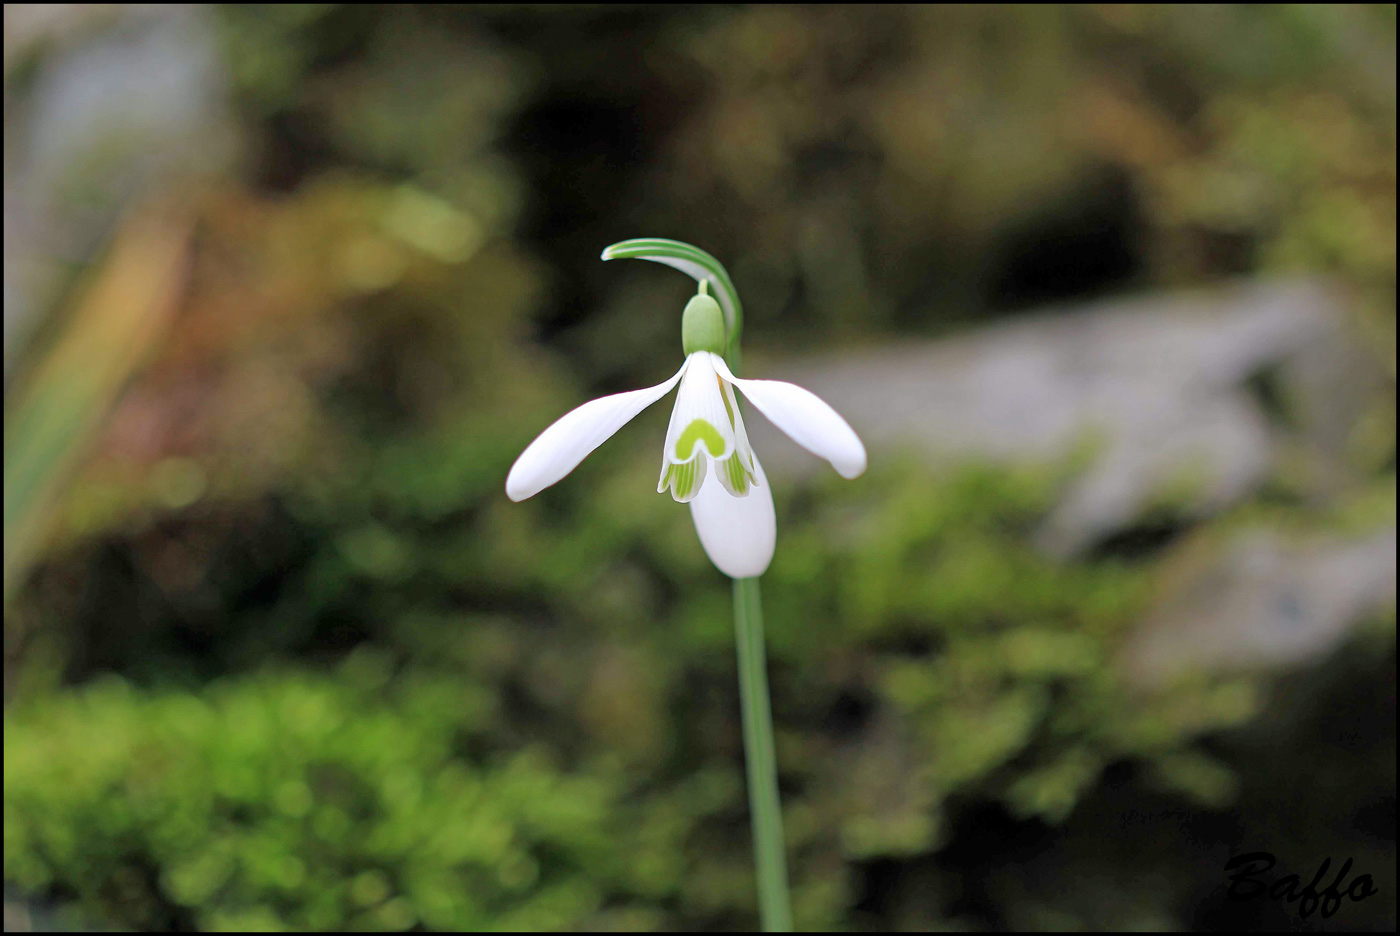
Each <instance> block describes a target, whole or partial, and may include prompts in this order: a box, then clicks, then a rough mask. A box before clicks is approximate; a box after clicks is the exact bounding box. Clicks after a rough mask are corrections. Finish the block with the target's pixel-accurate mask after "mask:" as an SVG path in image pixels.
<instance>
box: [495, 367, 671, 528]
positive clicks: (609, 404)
mask: <svg viewBox="0 0 1400 936" xmlns="http://www.w3.org/2000/svg"><path fill="white" fill-rule="evenodd" d="M689 363H690V359H689V358H686V361H685V363H684V364H682V365H681V369H680V370H678V371H676V375H675V376H674V377H672V378H671V379H670V380H668V381H666V382H665V383H660V384H657V385H656V386H654V387H647V388H645V389H643V390H629V391H627V392H626V393H614V394H613V395H611V396H605V397H599V398H598V399H596V400H590V401H588V402H587V403H585V404H583V405H582V406H580V407H578V408H577V409H572V410H570V411H569V412H567V413H565V414H564V415H563V416H560V417H559V418H558V419H557V420H555V421H554V422H553V423H552V424H551V425H550V426H549V428H548V429H546V430H545V431H544V432H541V433H540V434H539V436H538V437H536V439H535V441H533V442H531V443H530V444H529V445H528V446H526V448H525V451H523V452H521V453H520V457H519V458H517V459H516V460H515V464H514V465H512V466H511V469H510V474H509V475H507V476H506V496H507V497H509V498H510V499H511V500H513V501H522V500H524V499H525V498H527V497H533V496H534V495H536V494H538V493H539V492H540V491H543V490H544V489H545V488H547V487H549V486H550V485H551V484H554V483H555V482H557V481H559V480H560V479H561V478H563V477H564V476H565V475H566V474H568V473H569V472H571V471H573V470H574V469H575V468H577V467H578V464H579V462H581V461H583V460H584V459H585V458H587V457H588V455H589V453H591V452H592V451H593V450H594V449H596V448H597V447H598V446H600V445H602V444H603V443H604V442H606V441H607V440H608V439H609V438H610V437H611V436H612V434H613V433H614V432H617V430H619V429H621V428H622V427H623V426H625V425H627V423H629V422H631V421H632V419H633V417H635V416H636V415H637V414H638V413H640V412H641V411H642V410H644V409H646V408H647V407H648V406H650V405H651V404H653V403H655V402H656V401H657V400H659V399H661V398H662V397H664V396H665V395H666V394H668V393H670V392H671V388H672V387H674V386H675V385H676V381H678V380H680V379H681V375H682V374H684V373H685V369H686V366H687V365H688V364H689Z"/></svg>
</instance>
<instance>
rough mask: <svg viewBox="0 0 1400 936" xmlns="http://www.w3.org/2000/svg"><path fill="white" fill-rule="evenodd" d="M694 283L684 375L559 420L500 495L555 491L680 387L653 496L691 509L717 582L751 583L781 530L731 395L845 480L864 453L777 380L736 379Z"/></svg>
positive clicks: (719, 315) (858, 469)
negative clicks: (724, 578)
mask: <svg viewBox="0 0 1400 936" xmlns="http://www.w3.org/2000/svg"><path fill="white" fill-rule="evenodd" d="M606 257H607V255H606V254H605V258H606ZM648 259H651V258H648ZM672 265H676V266H679V264H677V263H673V264H672ZM696 278H697V279H699V281H700V291H699V294H698V295H696V296H695V297H694V298H692V299H691V300H690V302H689V303H688V304H687V305H686V307H685V313H684V315H683V317H682V320H681V344H682V347H683V349H684V351H685V361H684V362H683V363H682V364H681V368H680V370H678V371H676V373H675V375H674V376H672V377H671V379H670V380H667V381H665V382H664V383H660V384H657V385H656V386H654V387H648V388H646V389H644V390H632V391H630V392H627V393H615V394H613V395H612V396H605V397H602V398H600V399H597V400H593V401H591V402H588V403H585V404H583V405H582V406H580V407H578V408H577V409H575V410H572V411H570V412H568V413H565V414H564V415H563V416H561V417H560V418H559V419H558V420H557V421H556V422H555V423H554V424H553V425H551V426H550V427H549V428H547V429H545V430H544V432H542V433H540V435H539V437H538V438H536V439H535V441H533V442H531V443H530V445H529V446H528V447H527V448H526V449H525V451H524V452H522V453H521V454H520V457H519V458H517V459H516V460H515V464H514V465H513V466H512V467H511V469H510V475H509V476H508V477H507V478H506V494H507V496H509V497H510V499H511V500H513V501H522V500H524V499H525V498H527V497H531V496H533V495H535V494H538V493H539V492H540V491H542V490H544V489H545V488H547V487H549V486H550V485H552V484H554V483H556V482H558V481H559V480H560V479H562V478H563V477H564V476H565V475H567V474H568V473H569V472H571V471H573V470H574V468H576V467H577V466H578V464H579V463H580V462H582V461H583V460H584V458H586V457H587V456H588V454H589V453H590V452H592V451H593V450H594V449H596V448H597V447H598V446H600V445H602V444H603V443H604V442H605V441H607V440H608V438H609V437H610V436H612V434H613V433H615V432H617V430H619V429H621V428H622V427H623V426H624V425H626V424H627V423H628V422H630V421H631V420H632V419H633V417H635V416H636V415H637V414H638V413H640V412H641V411H642V410H644V409H646V408H647V407H648V406H650V405H651V404H653V403H655V402H656V401H658V400H660V399H661V398H662V397H664V396H665V395H666V394H668V393H670V392H671V389H672V388H673V387H675V386H676V384H677V383H679V384H680V391H679V392H678V393H677V394H676V405H675V408H674V409H672V410H671V423H670V426H669V428H667V430H666V445H665V448H664V449H663V450H662V453H661V476H660V479H659V480H658V481H657V485H656V490H657V492H658V493H661V492H664V491H670V492H671V496H672V497H673V498H675V499H676V500H677V501H679V502H680V503H683V504H689V505H690V514H691V517H692V518H693V519H694V521H695V529H696V532H697V533H699V534H700V543H701V545H702V546H704V548H705V553H706V554H707V555H708V556H709V557H710V560H711V561H712V562H714V564H715V565H716V566H718V567H719V570H720V571H721V572H723V573H724V574H725V575H728V576H730V577H731V578H736V579H738V578H749V577H753V576H758V575H762V574H763V572H764V571H765V570H766V569H767V568H768V563H769V562H770V561H771V560H772V558H773V547H774V543H775V540H776V536H777V525H776V521H775V517H774V513H773V495H772V492H771V491H770V490H769V487H768V479H767V477H766V476H765V475H764V473H763V466H762V465H761V464H759V461H758V456H757V455H756V454H755V453H754V451H753V448H752V447H751V446H750V445H749V437H748V434H747V433H746V432H745V431H744V418H743V416H742V415H741V414H740V412H739V406H738V402H737V400H736V398H735V393H734V391H735V390H736V389H737V390H738V391H739V392H740V393H742V394H743V395H744V397H745V398H746V399H747V400H748V401H749V402H750V403H752V404H753V405H754V406H755V407H757V409H758V411H759V412H760V413H762V414H763V415H764V416H766V417H768V419H769V420H770V421H771V422H772V423H773V424H774V425H775V426H777V427H778V428H779V429H781V430H782V431H783V432H785V433H787V434H788V435H789V436H790V437H792V439H793V441H795V442H797V444H798V445H801V446H802V447H803V448H806V449H807V450H808V451H811V452H813V453H814V454H816V455H819V456H821V457H822V458H825V459H826V460H827V461H829V462H831V465H832V467H833V468H835V469H836V471H837V472H838V473H839V474H840V475H841V476H842V477H845V478H854V477H857V476H858V475H860V474H861V473H862V472H863V471H865V460H866V459H865V446H864V445H862V444H861V441H860V439H859V438H858V437H857V436H856V434H855V431H854V430H852V429H851V427H850V426H849V425H848V424H847V423H846V421H845V420H844V419H842V418H841V417H840V416H839V415H838V414H837V413H836V411H835V410H833V409H832V408H831V407H830V406H828V405H827V404H826V403H824V402H822V400H820V399H819V398H818V397H817V396H816V395H815V394H813V393H811V392H810V391H807V390H804V389H802V388H801V387H798V386H796V385H794V384H790V383H785V382H784V381H781V380H741V379H739V378H738V377H735V376H734V374H732V373H731V372H730V370H729V368H728V367H727V366H726V365H725V363H724V358H723V357H721V355H722V354H723V353H724V351H725V349H726V338H727V336H726V316H725V315H724V312H723V311H722V310H721V308H720V305H719V303H717V302H716V301H715V299H714V298H713V297H711V296H710V294H709V285H710V284H709V282H708V281H707V279H706V278H704V277H703V276H697V277H696Z"/></svg>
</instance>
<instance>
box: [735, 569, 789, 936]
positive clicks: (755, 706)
mask: <svg viewBox="0 0 1400 936" xmlns="http://www.w3.org/2000/svg"><path fill="white" fill-rule="evenodd" d="M734 635H735V642H736V644H737V645H738V649H739V700H740V705H741V706H742V708H743V713H744V762H745V764H746V766H747V768H748V775H749V816H750V820H751V821H752V824H753V851H754V867H755V869H756V871H757V874H758V912H759V918H760V920H761V921H762V923H763V930H764V932H768V933H790V932H792V901H791V899H790V898H789V896H788V878H787V852H786V850H785V848H784V845H783V813H782V806H781V804H780V803H779V801H778V765H777V758H776V757H775V756H774V753H773V713H772V710H771V709H770V708H769V704H768V674H767V660H766V658H765V654H764V650H763V606H762V602H761V600H760V597H759V592H758V579H756V578H746V579H735V580H734Z"/></svg>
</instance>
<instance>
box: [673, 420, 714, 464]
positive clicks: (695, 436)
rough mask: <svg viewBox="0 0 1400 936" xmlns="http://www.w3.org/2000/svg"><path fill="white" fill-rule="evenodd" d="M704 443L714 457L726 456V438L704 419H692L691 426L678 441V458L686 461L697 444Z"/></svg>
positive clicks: (687, 427) (682, 433)
mask: <svg viewBox="0 0 1400 936" xmlns="http://www.w3.org/2000/svg"><path fill="white" fill-rule="evenodd" d="M699 441H703V442H704V443H705V447H706V448H707V449H709V450H710V455H711V456H712V457H718V456H719V455H722V454H724V436H722V435H720V432H719V430H718V429H716V428H715V427H714V426H713V425H711V424H710V423H709V422H708V421H706V420H704V419H692V420H691V421H690V425H688V426H686V427H685V430H684V431H683V432H681V434H680V438H678V439H676V458H677V459H679V460H680V461H686V460H687V459H689V458H690V456H691V453H692V452H693V451H694V450H695V443H696V442H699Z"/></svg>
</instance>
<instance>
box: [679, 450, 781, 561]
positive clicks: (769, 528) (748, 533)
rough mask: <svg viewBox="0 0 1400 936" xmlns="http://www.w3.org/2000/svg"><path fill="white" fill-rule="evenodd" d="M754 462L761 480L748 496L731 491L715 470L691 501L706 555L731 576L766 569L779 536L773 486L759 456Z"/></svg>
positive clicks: (691, 511) (691, 507)
mask: <svg viewBox="0 0 1400 936" xmlns="http://www.w3.org/2000/svg"><path fill="white" fill-rule="evenodd" d="M753 466H754V469H755V471H756V472H757V474H758V482H757V483H756V484H755V485H754V486H753V487H752V488H750V490H749V493H748V496H747V497H734V496H733V495H731V494H730V493H729V492H728V491H726V490H725V489H724V486H723V485H722V484H720V482H719V479H718V478H717V477H715V472H713V471H711V472H710V473H709V474H708V475H707V476H706V477H705V483H704V484H703V485H702V486H701V488H700V493H699V494H697V495H696V496H695V499H694V500H693V501H691V502H690V516H691V519H693V520H694V521H695V532H696V533H698V534H700V545H701V546H703V547H705V555H707V556H709V557H710V561H711V562H713V563H714V564H715V565H716V566H717V567H718V568H719V570H720V571H721V572H723V573H724V574H725V575H727V576H729V577H730V578H753V577H754V576H758V575H762V574H763V573H764V572H766V571H767V570H768V563H770V562H772V561H773V547H774V545H775V544H776V543H777V539H778V520H777V516H776V515H775V514H774V512H773V490H772V488H770V487H769V486H768V476H767V475H765V474H764V473H763V466H762V465H760V464H759V463H758V457H757V456H755V457H754V460H753Z"/></svg>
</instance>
